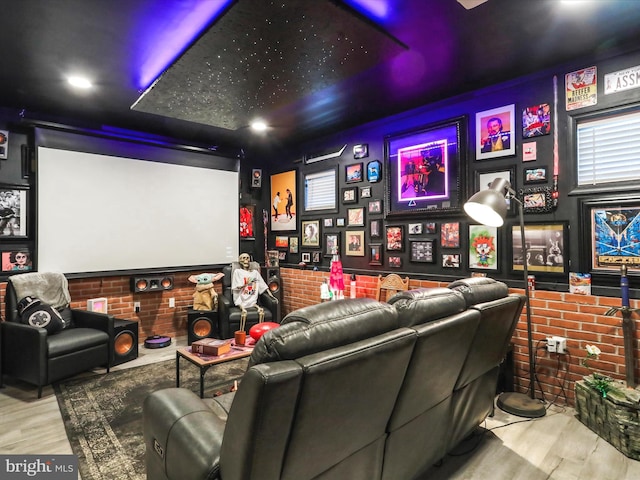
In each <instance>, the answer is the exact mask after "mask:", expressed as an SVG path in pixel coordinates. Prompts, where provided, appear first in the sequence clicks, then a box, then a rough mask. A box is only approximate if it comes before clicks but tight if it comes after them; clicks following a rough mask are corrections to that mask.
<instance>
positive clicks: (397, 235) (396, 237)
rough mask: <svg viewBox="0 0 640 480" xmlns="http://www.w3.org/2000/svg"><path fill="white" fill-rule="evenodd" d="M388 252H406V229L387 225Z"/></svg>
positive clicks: (400, 226)
mask: <svg viewBox="0 0 640 480" xmlns="http://www.w3.org/2000/svg"><path fill="white" fill-rule="evenodd" d="M386 239H387V251H390V252H404V227H403V226H402V225H397V226H391V225H387V230H386Z"/></svg>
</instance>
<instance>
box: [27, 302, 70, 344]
mask: <svg viewBox="0 0 640 480" xmlns="http://www.w3.org/2000/svg"><path fill="white" fill-rule="evenodd" d="M18 313H19V314H20V321H21V322H22V323H24V324H26V325H30V326H32V327H35V328H44V329H45V330H46V331H47V333H48V334H49V335H52V334H54V333H57V332H59V331H60V330H62V329H63V328H64V320H63V318H62V316H61V315H60V313H59V312H58V311H57V310H56V309H55V308H53V307H51V305H47V304H46V303H43V302H42V301H41V300H40V299H39V298H35V297H31V296H26V297H24V298H23V299H22V300H20V301H19V302H18Z"/></svg>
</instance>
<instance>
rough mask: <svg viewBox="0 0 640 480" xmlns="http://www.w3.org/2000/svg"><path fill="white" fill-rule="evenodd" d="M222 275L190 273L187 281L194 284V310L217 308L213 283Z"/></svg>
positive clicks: (222, 275)
mask: <svg viewBox="0 0 640 480" xmlns="http://www.w3.org/2000/svg"><path fill="white" fill-rule="evenodd" d="M222 277H224V273H201V274H200V275H191V276H190V277H189V281H190V282H191V283H195V284H196V291H195V292H193V309H194V310H214V311H216V310H218V294H217V293H216V290H215V288H214V287H213V283H214V282H217V281H218V280H220V279H221V278H222Z"/></svg>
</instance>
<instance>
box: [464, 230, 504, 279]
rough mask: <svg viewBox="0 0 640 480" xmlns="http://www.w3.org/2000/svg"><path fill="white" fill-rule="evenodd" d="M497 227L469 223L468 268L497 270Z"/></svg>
mask: <svg viewBox="0 0 640 480" xmlns="http://www.w3.org/2000/svg"><path fill="white" fill-rule="evenodd" d="M498 254H499V252H498V228H497V227H487V226H485V225H469V268H470V269H475V270H494V271H497V270H498Z"/></svg>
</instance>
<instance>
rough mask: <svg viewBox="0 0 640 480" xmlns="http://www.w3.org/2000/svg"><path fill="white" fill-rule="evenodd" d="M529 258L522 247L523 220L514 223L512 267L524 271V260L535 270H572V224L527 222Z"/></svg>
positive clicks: (525, 227)
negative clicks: (570, 226)
mask: <svg viewBox="0 0 640 480" xmlns="http://www.w3.org/2000/svg"><path fill="white" fill-rule="evenodd" d="M524 241H525V244H526V246H527V254H526V258H525V256H524V255H523V250H522V238H521V235H520V223H514V224H512V225H511V246H512V248H511V255H510V257H511V269H512V270H514V271H519V272H521V271H522V270H523V268H524V267H523V262H525V261H526V262H527V270H528V271H529V272H535V273H558V274H562V275H566V274H568V273H569V252H568V248H569V227H568V224H567V223H566V222H547V223H544V222H542V223H538V222H527V223H526V224H525V226H524Z"/></svg>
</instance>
